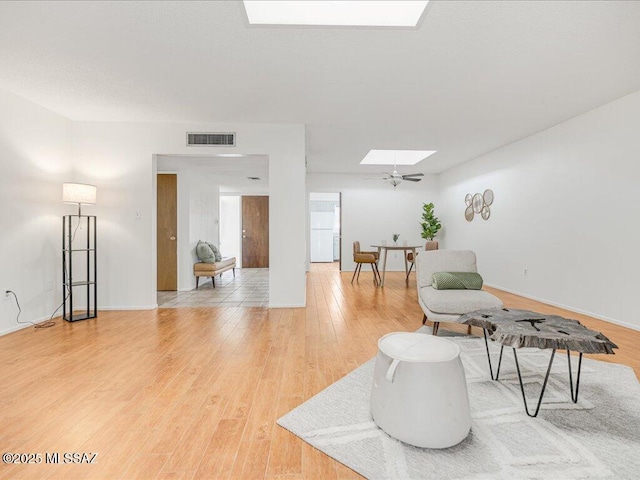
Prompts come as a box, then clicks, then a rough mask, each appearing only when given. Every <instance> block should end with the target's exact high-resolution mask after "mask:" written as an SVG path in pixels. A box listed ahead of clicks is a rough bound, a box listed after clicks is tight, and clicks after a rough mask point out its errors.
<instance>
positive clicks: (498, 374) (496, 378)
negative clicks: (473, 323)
mask: <svg viewBox="0 0 640 480" xmlns="http://www.w3.org/2000/svg"><path fill="white" fill-rule="evenodd" d="M482 333H484V346H485V347H486V348H487V360H489V375H491V380H498V377H499V376H500V365H502V352H503V350H504V345H500V358H499V359H498V370H497V371H496V376H495V378H494V376H493V368H492V366H491V355H490V354H489V342H488V341H487V329H486V328H483V329H482Z"/></svg>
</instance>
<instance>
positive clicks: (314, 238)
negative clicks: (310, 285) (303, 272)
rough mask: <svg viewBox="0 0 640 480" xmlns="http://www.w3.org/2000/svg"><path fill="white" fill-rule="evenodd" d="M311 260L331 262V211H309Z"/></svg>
mask: <svg viewBox="0 0 640 480" xmlns="http://www.w3.org/2000/svg"><path fill="white" fill-rule="evenodd" d="M310 223H311V262H333V212H311V218H310Z"/></svg>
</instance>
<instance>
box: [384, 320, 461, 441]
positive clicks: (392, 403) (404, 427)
mask: <svg viewBox="0 0 640 480" xmlns="http://www.w3.org/2000/svg"><path fill="white" fill-rule="evenodd" d="M371 415H372V416H373V420H374V421H375V422H376V423H377V424H378V426H379V427H380V428H382V430H384V431H385V432H387V433H388V434H389V435H391V436H392V437H394V438H397V439H398V440H401V441H403V442H405V443H408V444H410V445H414V446H416V447H423V448H447V447H452V446H454V445H456V444H458V443H460V442H461V441H462V440H464V439H465V438H466V437H467V435H468V434H469V430H470V429H471V414H470V412H469V395H468V393H467V381H466V378H465V376H464V369H463V367H462V361H461V360H460V348H459V347H458V346H457V345H456V344H455V343H453V342H450V341H449V340H446V339H444V338H440V337H434V336H433V335H425V334H423V333H405V332H395V333H390V334H388V335H385V336H384V337H382V338H381V339H380V340H379V341H378V356H377V357H376V368H375V373H374V378H373V390H372V392H371Z"/></svg>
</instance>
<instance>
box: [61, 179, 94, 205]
mask: <svg viewBox="0 0 640 480" xmlns="http://www.w3.org/2000/svg"><path fill="white" fill-rule="evenodd" d="M97 192H98V189H97V188H96V186H95V185H86V184H84V183H63V184H62V201H63V202H64V203H79V204H85V205H95V204H96V194H97Z"/></svg>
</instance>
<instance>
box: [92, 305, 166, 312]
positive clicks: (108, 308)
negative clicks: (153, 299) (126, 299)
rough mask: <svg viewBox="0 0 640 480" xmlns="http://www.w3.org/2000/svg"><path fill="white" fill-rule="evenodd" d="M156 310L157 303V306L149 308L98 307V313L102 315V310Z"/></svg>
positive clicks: (140, 306) (139, 306) (141, 306)
mask: <svg viewBox="0 0 640 480" xmlns="http://www.w3.org/2000/svg"><path fill="white" fill-rule="evenodd" d="M156 308H158V304H157V303H156V304H155V305H149V306H144V305H136V306H130V305H129V306H126V307H117V306H116V307H114V306H109V307H101V306H98V313H100V310H105V311H107V310H155V309H156Z"/></svg>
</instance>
